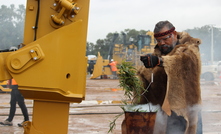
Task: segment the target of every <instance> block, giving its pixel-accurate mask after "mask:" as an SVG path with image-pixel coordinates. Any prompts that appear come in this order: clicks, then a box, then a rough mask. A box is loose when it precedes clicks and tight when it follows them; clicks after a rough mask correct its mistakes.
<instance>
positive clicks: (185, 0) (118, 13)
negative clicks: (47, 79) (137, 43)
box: [0, 0, 221, 43]
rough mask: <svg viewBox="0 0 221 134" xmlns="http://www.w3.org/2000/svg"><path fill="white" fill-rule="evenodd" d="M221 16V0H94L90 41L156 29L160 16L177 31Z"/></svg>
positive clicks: (17, 0) (21, 0) (220, 20)
mask: <svg viewBox="0 0 221 134" xmlns="http://www.w3.org/2000/svg"><path fill="white" fill-rule="evenodd" d="M2 4H4V5H10V4H15V5H18V4H24V5H26V0H1V2H0V5H2ZM220 16H221V0H182V1H181V0H91V1H90V11H89V23H88V39H87V41H89V42H93V43H95V42H96V40H97V39H104V38H106V35H107V34H108V33H109V32H120V31H123V30H124V29H127V28H129V29H136V30H141V29H142V30H151V31H153V28H154V25H155V24H156V23H157V22H158V21H160V20H169V21H170V22H172V23H173V24H174V25H175V27H176V30H177V31H183V30H185V29H192V28H194V27H201V26H204V25H210V24H212V25H214V26H216V27H221V17H220Z"/></svg>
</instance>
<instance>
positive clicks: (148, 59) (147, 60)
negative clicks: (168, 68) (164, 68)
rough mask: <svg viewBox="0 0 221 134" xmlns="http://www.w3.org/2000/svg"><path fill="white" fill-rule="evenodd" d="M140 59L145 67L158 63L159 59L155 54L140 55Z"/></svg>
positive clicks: (151, 66)
mask: <svg viewBox="0 0 221 134" xmlns="http://www.w3.org/2000/svg"><path fill="white" fill-rule="evenodd" d="M140 60H141V61H142V62H143V64H144V66H145V67H146V68H153V67H155V66H157V65H160V59H159V58H158V57H157V56H154V55H151V54H147V55H145V56H140Z"/></svg>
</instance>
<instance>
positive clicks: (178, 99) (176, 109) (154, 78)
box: [138, 21, 202, 134]
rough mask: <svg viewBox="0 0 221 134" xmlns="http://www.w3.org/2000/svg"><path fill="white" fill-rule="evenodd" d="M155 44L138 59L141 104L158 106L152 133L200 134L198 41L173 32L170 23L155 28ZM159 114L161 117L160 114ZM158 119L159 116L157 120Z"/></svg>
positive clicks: (173, 28)
mask: <svg viewBox="0 0 221 134" xmlns="http://www.w3.org/2000/svg"><path fill="white" fill-rule="evenodd" d="M154 37H155V39H156V42H157V45H156V46H155V50H154V53H153V54H147V55H145V56H141V57H140V60H141V61H142V62H143V64H144V66H142V67H141V68H140V69H139V70H138V75H139V77H140V79H141V80H142V81H143V84H144V87H145V88H146V90H147V92H146V93H145V97H143V98H142V100H141V103H147V102H146V98H147V99H148V101H149V102H151V103H153V104H159V105H161V107H162V111H159V112H158V117H157V121H156V123H155V130H154V131H155V133H160V134H162V133H166V134H184V133H185V134H195V133H196V131H197V133H198V134H200V133H202V128H201V127H200V125H198V127H199V128H198V130H197V122H200V123H201V120H200V119H201V118H199V121H198V116H199V117H201V114H200V104H201V96H200V94H201V93H200V67H201V63H200V54H199V47H198V46H199V44H200V43H201V41H200V40H199V39H196V38H192V37H191V36H189V34H188V33H185V32H180V33H179V32H176V31H175V27H174V26H173V24H172V23H170V22H169V21H160V22H158V23H157V24H156V25H155V28H154ZM160 113H161V115H159V114H160ZM159 117H162V118H161V119H159Z"/></svg>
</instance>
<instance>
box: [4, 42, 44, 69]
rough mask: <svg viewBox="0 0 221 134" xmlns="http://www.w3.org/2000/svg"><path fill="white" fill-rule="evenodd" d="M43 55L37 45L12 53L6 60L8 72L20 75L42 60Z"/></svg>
mask: <svg viewBox="0 0 221 134" xmlns="http://www.w3.org/2000/svg"><path fill="white" fill-rule="evenodd" d="M44 56H45V55H44V53H43V51H42V49H41V48H40V46H39V44H34V45H32V46H26V47H24V48H22V49H19V50H18V51H17V52H16V53H12V54H11V55H10V56H8V58H7V67H8V70H9V71H11V72H13V73H21V72H23V71H24V70H26V69H27V68H29V67H31V66H32V65H34V64H36V63H38V62H40V61H41V60H43V58H44Z"/></svg>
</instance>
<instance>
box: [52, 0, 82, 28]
mask: <svg viewBox="0 0 221 134" xmlns="http://www.w3.org/2000/svg"><path fill="white" fill-rule="evenodd" d="M54 10H55V11H56V12H58V14H57V15H51V20H52V21H50V22H51V23H50V24H51V25H52V26H53V27H54V28H59V27H61V26H63V25H64V24H65V18H74V16H75V15H77V14H78V12H79V10H80V7H78V6H77V3H75V2H73V1H72V0H55V3H54Z"/></svg>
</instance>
